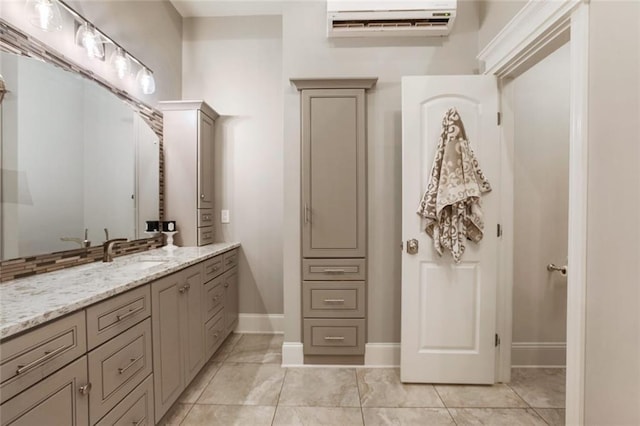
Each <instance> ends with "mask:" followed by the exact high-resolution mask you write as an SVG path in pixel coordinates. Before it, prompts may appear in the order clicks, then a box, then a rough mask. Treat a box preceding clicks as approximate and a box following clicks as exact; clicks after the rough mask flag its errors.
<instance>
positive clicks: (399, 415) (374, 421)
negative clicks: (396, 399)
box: [362, 408, 455, 426]
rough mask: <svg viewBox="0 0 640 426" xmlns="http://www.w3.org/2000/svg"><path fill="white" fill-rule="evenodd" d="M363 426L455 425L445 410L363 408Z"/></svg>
mask: <svg viewBox="0 0 640 426" xmlns="http://www.w3.org/2000/svg"><path fill="white" fill-rule="evenodd" d="M362 412H363V414H364V424H365V426H391V425H393V426H400V425H402V426H423V425H430V426H441V425H442V426H444V425H447V426H448V425H455V423H454V422H453V419H452V418H451V415H450V414H449V411H448V410H447V409H446V408H363V409H362Z"/></svg>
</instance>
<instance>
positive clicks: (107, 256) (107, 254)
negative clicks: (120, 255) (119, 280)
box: [102, 238, 127, 262]
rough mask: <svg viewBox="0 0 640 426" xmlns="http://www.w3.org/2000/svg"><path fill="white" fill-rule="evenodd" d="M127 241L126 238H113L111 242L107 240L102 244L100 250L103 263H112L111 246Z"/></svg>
mask: <svg viewBox="0 0 640 426" xmlns="http://www.w3.org/2000/svg"><path fill="white" fill-rule="evenodd" d="M123 241H127V239H126V238H114V239H113V240H107V241H105V242H104V243H103V244H102V249H103V250H104V252H103V254H102V261H103V262H113V246H115V245H116V244H117V243H120V242H123Z"/></svg>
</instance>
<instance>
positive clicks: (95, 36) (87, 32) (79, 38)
mask: <svg viewBox="0 0 640 426" xmlns="http://www.w3.org/2000/svg"><path fill="white" fill-rule="evenodd" d="M104 43H105V41H104V40H103V39H102V36H101V35H100V33H99V32H98V31H96V29H95V28H94V27H93V26H91V25H90V24H89V22H85V23H84V24H81V25H80V26H79V27H78V31H76V44H79V45H80V46H82V47H84V48H85V50H86V51H87V56H89V57H90V58H97V59H102V58H104Z"/></svg>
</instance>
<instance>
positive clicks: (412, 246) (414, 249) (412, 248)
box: [407, 238, 419, 254]
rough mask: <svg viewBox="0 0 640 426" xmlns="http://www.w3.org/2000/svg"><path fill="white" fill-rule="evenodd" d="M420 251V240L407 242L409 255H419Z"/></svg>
mask: <svg viewBox="0 0 640 426" xmlns="http://www.w3.org/2000/svg"><path fill="white" fill-rule="evenodd" d="M418 250H419V246H418V240H416V239H415V238H412V239H410V240H409V241H407V253H409V254H416V253H418Z"/></svg>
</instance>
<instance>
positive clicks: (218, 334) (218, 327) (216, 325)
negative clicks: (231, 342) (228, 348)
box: [205, 310, 225, 359]
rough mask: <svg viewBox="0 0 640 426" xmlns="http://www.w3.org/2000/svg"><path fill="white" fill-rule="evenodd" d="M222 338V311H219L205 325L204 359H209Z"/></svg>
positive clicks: (223, 336)
mask: <svg viewBox="0 0 640 426" xmlns="http://www.w3.org/2000/svg"><path fill="white" fill-rule="evenodd" d="M224 338H225V333H224V311H222V310H221V311H220V312H218V313H217V314H216V315H215V316H214V317H213V318H211V319H210V320H209V321H207V323H206V324H205V354H206V359H209V358H211V356H212V355H213V354H214V353H215V352H216V349H218V347H219V346H220V344H221V343H222V342H223V340H224Z"/></svg>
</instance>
